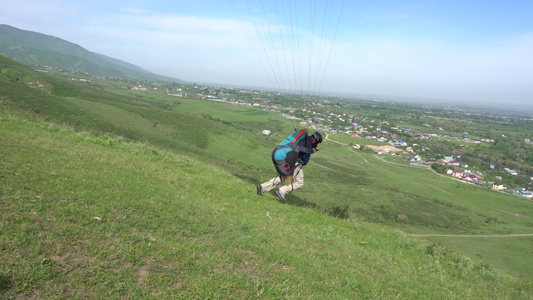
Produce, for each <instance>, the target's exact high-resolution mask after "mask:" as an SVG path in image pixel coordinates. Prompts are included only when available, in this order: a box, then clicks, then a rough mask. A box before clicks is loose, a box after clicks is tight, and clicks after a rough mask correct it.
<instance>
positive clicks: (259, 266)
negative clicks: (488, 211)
mask: <svg viewBox="0 0 533 300" xmlns="http://www.w3.org/2000/svg"><path fill="white" fill-rule="evenodd" d="M0 131H1V132H2V143H0V153H2V154H3V159H2V160H1V162H0V167H1V169H2V173H1V178H2V180H1V193H0V207H2V215H1V220H2V222H0V240H2V241H3V242H2V251H1V252H0V258H1V259H0V261H1V263H0V264H1V265H0V266H1V268H0V295H3V297H5V298H26V297H39V298H65V299H67V298H108V297H111V298H150V297H156V298H159V299H163V298H172V297H178V298H202V299H203V298H219V297H220V298H244V299H250V298H299V299H331V298H337V299H353V298H370V299H378V298H380V299H391V298H394V299H439V298H446V299H449V298H461V299H530V298H531V297H533V290H532V287H533V286H532V283H531V282H530V281H527V280H525V279H522V280H521V279H516V278H514V277H511V276H508V275H506V274H505V273H502V272H499V271H497V270H495V269H493V268H491V267H488V266H484V265H478V264H476V263H474V262H473V261H472V260H470V259H468V258H467V257H463V256H461V255H458V254H456V253H453V252H450V251H446V250H443V249H440V248H439V247H436V246H435V245H423V244H421V243H420V242H418V241H417V240H415V239H414V238H410V237H407V236H405V235H404V234H403V233H400V232H398V231H394V230H388V229H384V228H381V227H379V226H376V225H373V224H370V223H364V222H361V221H358V220H357V219H350V220H340V219H336V218H333V217H329V216H327V215H324V214H322V213H319V212H317V211H315V210H309V209H305V208H301V207H296V206H289V205H283V204H281V203H279V202H278V201H276V199H275V197H274V196H268V195H267V196H265V197H263V198H261V199H258V198H257V197H256V196H255V195H254V188H253V186H251V185H246V184H245V183H244V182H243V181H241V180H239V179H237V178H235V177H233V176H231V175H230V174H228V173H227V172H225V171H222V170H220V169H217V168H215V167H212V166H208V165H204V164H201V163H199V162H197V161H195V160H193V159H190V158H188V157H185V156H177V155H174V154H171V153H168V152H165V151H162V150H160V149H157V148H153V147H148V146H145V145H141V144H130V143H124V141H123V140H121V139H120V138H118V139H116V138H115V139H113V138H105V137H103V138H97V137H94V136H92V135H90V134H87V133H83V132H81V133H76V132H74V131H72V130H69V129H67V128H63V127H59V126H55V125H53V124H47V123H41V122H28V121H27V120H24V119H19V118H15V117H12V116H10V115H7V114H5V113H2V115H0Z"/></svg>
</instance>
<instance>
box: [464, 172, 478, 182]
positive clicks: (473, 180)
mask: <svg viewBox="0 0 533 300" xmlns="http://www.w3.org/2000/svg"><path fill="white" fill-rule="evenodd" d="M465 180H466V181H471V182H474V183H475V182H477V176H476V175H474V174H470V175H467V176H465Z"/></svg>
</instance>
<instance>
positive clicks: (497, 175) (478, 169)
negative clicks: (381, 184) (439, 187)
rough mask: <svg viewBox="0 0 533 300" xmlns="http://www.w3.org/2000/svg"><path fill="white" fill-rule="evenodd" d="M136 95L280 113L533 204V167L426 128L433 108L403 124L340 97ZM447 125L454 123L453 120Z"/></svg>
mask: <svg viewBox="0 0 533 300" xmlns="http://www.w3.org/2000/svg"><path fill="white" fill-rule="evenodd" d="M131 89H132V90H137V91H143V92H147V91H150V90H152V91H159V92H165V93H167V94H168V95H169V96H172V97H187V98H193V99H199V100H203V101H213V102H223V103H227V104H231V105H241V106H248V107H253V108H257V109H262V110H268V111H272V112H277V113H279V114H280V116H282V117H284V118H287V119H291V120H295V121H298V122H299V123H301V124H304V125H305V126H307V127H309V128H312V129H316V130H323V131H325V132H329V133H345V134H347V135H350V136H352V137H354V138H356V139H363V140H366V141H371V143H368V142H365V143H357V142H354V143H353V144H354V145H353V148H354V149H357V150H362V151H373V152H374V154H375V155H393V156H401V157H402V158H404V162H405V164H406V165H409V166H423V167H432V168H433V169H434V170H435V171H436V172H439V173H441V174H443V175H447V176H450V177H453V178H457V179H458V180H461V181H463V182H466V183H472V184H477V185H481V186H484V187H487V188H491V189H493V190H496V191H501V192H506V193H511V194H514V195H517V196H520V197H524V198H528V199H531V198H533V167H531V166H529V165H527V164H526V165H524V164H521V165H518V164H514V165H512V166H520V167H523V169H524V170H515V169H514V168H510V167H507V166H505V164H511V163H512V162H511V161H508V160H506V161H504V163H502V162H501V161H500V160H498V159H494V157H491V156H490V155H485V154H482V152H480V151H479V149H485V148H487V149H489V148H490V147H494V144H495V142H496V140H495V138H494V137H489V136H475V135H474V134H472V133H469V131H468V130H459V129H458V128H454V127H453V126H452V127H451V128H450V126H448V128H444V127H446V126H445V125H441V123H433V124H429V123H430V122H428V121H426V122H423V120H422V119H420V116H421V115H424V114H425V115H430V116H434V115H437V113H436V112H435V110H434V109H433V108H429V107H427V106H425V107H423V108H422V109H417V108H408V109H404V111H402V112H401V113H403V114H405V116H402V117H403V118H402V117H398V116H395V115H389V114H387V113H386V112H385V113H384V114H383V115H387V118H384V117H383V115H380V114H375V113H374V114H369V115H366V116H365V115H361V114H356V113H355V112H354V109H353V107H354V106H353V105H351V104H348V103H351V102H350V101H352V102H356V101H358V100H347V99H343V98H339V97H309V96H308V97H297V96H295V95H293V94H290V93H286V94H285V93H279V92H272V91H265V90H255V89H243V88H231V87H212V86H202V85H199V84H192V85H187V84H179V85H177V86H176V84H175V86H168V84H162V83H156V84H154V83H146V82H145V83H141V84H136V85H134V87H132V88H131ZM304 98H305V99H304ZM360 101H362V102H364V103H366V104H364V105H363V106H365V108H366V107H368V106H371V107H374V108H376V110H379V109H380V106H381V105H384V106H385V107H384V108H381V109H382V110H386V109H387V108H388V107H390V105H388V104H384V103H380V102H379V101H369V100H360ZM365 101H366V102H365ZM387 105H388V106H387ZM359 106H361V105H359ZM355 111H357V110H355ZM420 111H422V112H423V113H422V114H421V113H420ZM441 114H443V115H445V114H447V115H452V116H455V117H458V118H474V119H483V118H484V117H486V118H502V119H503V120H504V121H506V120H507V118H514V117H509V116H500V115H497V114H496V115H494V114H491V113H485V114H483V113H479V112H475V113H474V112H470V111H466V110H458V109H452V108H450V109H446V110H441ZM447 119H453V118H451V117H447ZM405 120H408V121H405ZM507 121H516V120H515V119H512V120H507ZM520 121H523V119H520ZM526 121H529V120H527V119H526ZM442 124H444V123H442ZM263 134H267V135H273V132H272V131H271V130H269V129H265V131H264V132H263ZM503 137H505V136H503ZM531 138H533V137H531ZM531 138H524V139H523V141H521V143H520V144H521V145H525V146H526V147H529V149H531V148H533V143H532V142H531ZM356 139H354V140H356ZM360 144H365V145H364V146H362V145H360ZM480 144H483V145H485V146H481V145H480ZM478 152H479V153H478ZM530 152H531V151H530ZM529 155H531V154H529ZM480 157H481V158H482V159H480Z"/></svg>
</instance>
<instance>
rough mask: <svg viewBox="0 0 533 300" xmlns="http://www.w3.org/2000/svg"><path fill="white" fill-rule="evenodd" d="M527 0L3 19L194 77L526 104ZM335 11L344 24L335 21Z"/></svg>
mask: <svg viewBox="0 0 533 300" xmlns="http://www.w3.org/2000/svg"><path fill="white" fill-rule="evenodd" d="M532 16H533V1H531V0H522V1H519V0H505V1H503V0H502V1H493V0H484V1H478V0H461V1H456V0H447V1H442V0H440V1H432V0H420V1H415V0H402V1H397V0H394V1H392V0H390V1H388V0H382V1H380V0H375V1H355V0H321V1H320V0H319V1H317V0H307V1H304V0H283V1H281V0H275V1H274V0H263V1H261V0H216V1H215V0H187V1H181V0H172V1H160V0H151V1H136V0H128V1H122V0H117V1H109V0H92V1H78V0H69V1H64V0H47V1H43V0H17V1H12V0H7V2H6V1H3V3H2V7H1V9H0V23H1V24H7V25H11V26H14V27H17V28H20V29H24V30H30V31H36V32H40V33H43V34H48V35H52V36H56V37H59V38H62V39H64V40H67V41H70V42H73V43H76V44H78V45H80V46H82V47H84V48H86V49H87V50H89V51H93V52H97V53H100V54H104V55H107V56H110V57H113V58H116V59H120V60H124V61H127V62H129V63H132V64H135V65H138V66H140V67H142V68H144V69H146V70H148V71H151V72H154V73H157V74H161V75H166V76H170V77H176V78H180V79H183V80H186V81H191V82H211V83H221V84H235V85H247V86H250V85H251V86H267V87H277V88H291V89H296V90H300V89H301V90H304V93H305V91H322V92H330V91H331V92H348V93H357V94H376V95H390V96H398V97H423V98H437V99H461V100H465V101H473V102H479V101H487V102H492V103H495V102H501V103H524V104H531V103H533V17H532ZM339 20H340V22H339Z"/></svg>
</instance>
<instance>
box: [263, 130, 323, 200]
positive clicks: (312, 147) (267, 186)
mask: <svg viewBox="0 0 533 300" xmlns="http://www.w3.org/2000/svg"><path fill="white" fill-rule="evenodd" d="M321 142H322V135H321V134H320V133H319V132H318V131H317V132H314V133H313V134H312V135H310V136H308V137H306V138H305V139H303V140H302V141H301V142H300V143H299V144H298V146H297V149H296V150H297V151H298V158H297V160H296V165H295V168H294V171H293V173H292V174H293V175H294V178H293V181H292V182H291V184H290V185H284V186H282V187H281V188H280V189H279V190H277V191H276V195H278V197H279V199H280V200H281V201H282V202H285V195H287V194H288V193H290V192H293V191H295V190H298V189H301V188H302V187H303V186H304V172H303V167H304V166H305V165H307V164H308V163H309V160H310V159H311V154H313V153H315V152H317V151H318V150H320V148H319V147H317V146H318V144H320V143H321ZM287 177H290V175H289V176H285V175H282V174H278V176H276V177H274V178H272V179H271V180H269V181H267V182H264V183H262V184H260V185H258V186H257V194H258V195H260V196H262V195H263V194H264V193H266V192H268V191H270V190H272V189H274V188H275V187H276V186H278V185H279V184H280V183H282V182H284V181H285V180H286V179H287ZM289 181H290V178H289Z"/></svg>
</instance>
